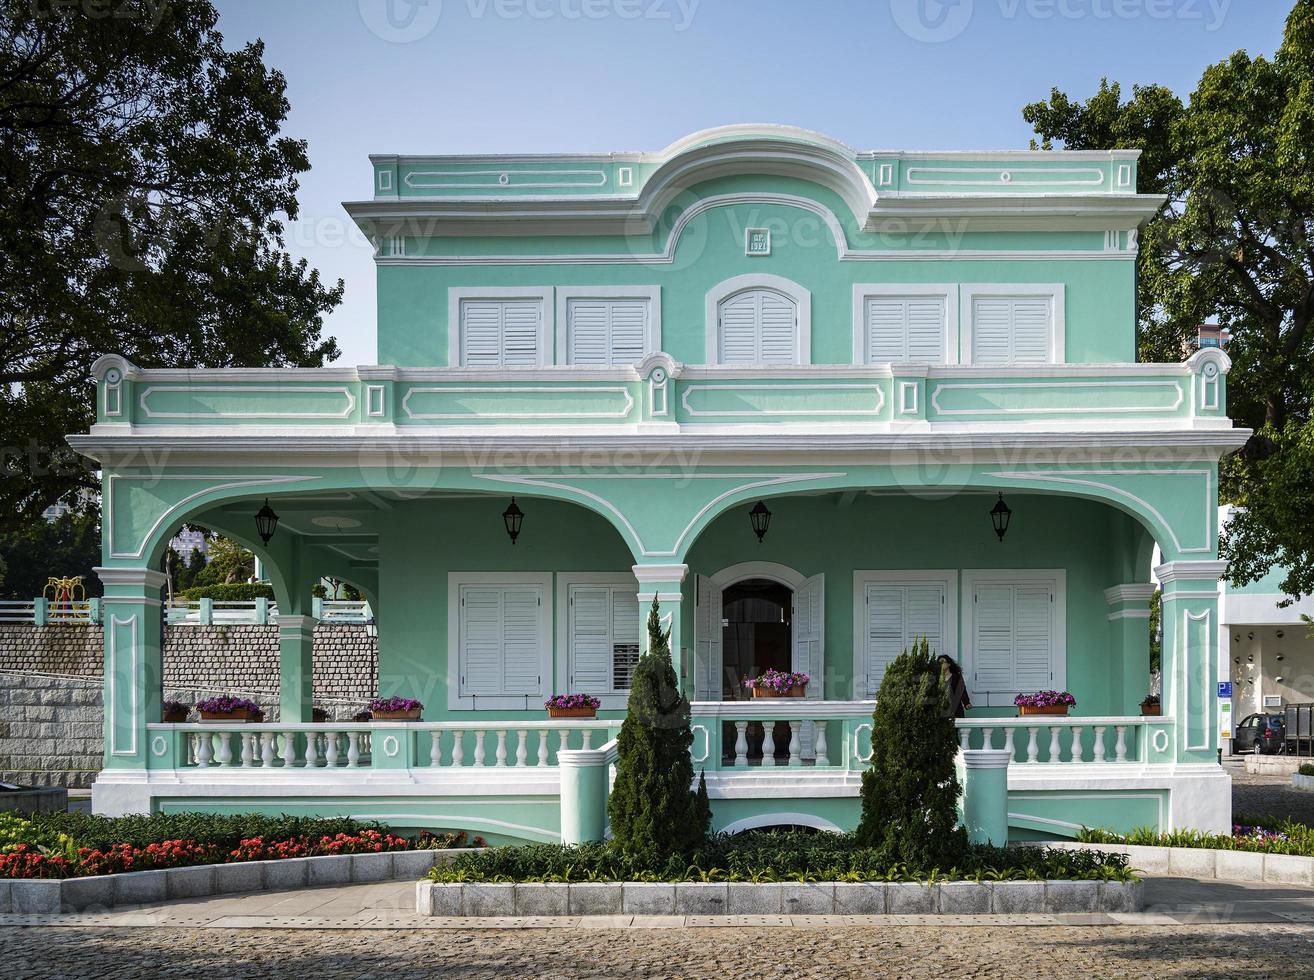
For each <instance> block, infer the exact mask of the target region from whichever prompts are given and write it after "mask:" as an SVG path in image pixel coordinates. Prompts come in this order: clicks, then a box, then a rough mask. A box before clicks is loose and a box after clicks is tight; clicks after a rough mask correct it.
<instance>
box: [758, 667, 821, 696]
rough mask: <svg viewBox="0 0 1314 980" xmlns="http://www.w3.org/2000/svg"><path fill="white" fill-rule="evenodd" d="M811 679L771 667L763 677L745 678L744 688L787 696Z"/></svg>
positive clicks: (804, 675)
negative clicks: (755, 688)
mask: <svg viewBox="0 0 1314 980" xmlns="http://www.w3.org/2000/svg"><path fill="white" fill-rule="evenodd" d="M811 679H812V678H810V677H809V676H808V675H807V674H798V673H791V672H789V671H786V670H776V669H775V668H774V667H769V668H767V672H766V673H765V674H763V675H762V676H761V677H756V678H747V677H746V678H744V687H745V688H746V689H752V688H754V687H758V688H762V689H764V690H767V691H775V692H776V693H777V694H786V693H788V692H789V691H792V690H793V689H794V688H796V687H802V686H803V685H804V684H806V683H807V682H808V681H810V680H811Z"/></svg>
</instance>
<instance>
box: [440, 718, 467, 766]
mask: <svg viewBox="0 0 1314 980" xmlns="http://www.w3.org/2000/svg"><path fill="white" fill-rule="evenodd" d="M435 734H437V733H435ZM463 765H465V730H464V729H462V728H458V729H457V730H456V731H454V732H452V768H453V769H459V768H461V766H463Z"/></svg>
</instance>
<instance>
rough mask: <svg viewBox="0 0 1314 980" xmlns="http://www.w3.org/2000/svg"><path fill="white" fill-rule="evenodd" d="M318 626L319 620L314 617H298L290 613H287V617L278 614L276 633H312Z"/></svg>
mask: <svg viewBox="0 0 1314 980" xmlns="http://www.w3.org/2000/svg"><path fill="white" fill-rule="evenodd" d="M318 624H319V620H318V619H316V618H315V617H314V616H298V615H294V614H292V613H288V614H287V615H284V614H282V613H279V615H278V631H279V632H280V633H282V632H283V631H284V630H287V631H288V632H289V633H291V632H303V633H313V632H314V630H315V627H316V626H317V625H318Z"/></svg>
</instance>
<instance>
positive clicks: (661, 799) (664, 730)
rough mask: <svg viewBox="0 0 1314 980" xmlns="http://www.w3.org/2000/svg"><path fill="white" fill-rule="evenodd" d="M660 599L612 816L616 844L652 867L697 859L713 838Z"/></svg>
mask: <svg viewBox="0 0 1314 980" xmlns="http://www.w3.org/2000/svg"><path fill="white" fill-rule="evenodd" d="M658 609H659V607H658V604H657V600H656V599H655V598H654V599H653V601H652V609H651V610H650V611H649V613H648V650H647V652H646V653H644V655H643V656H642V657H640V658H639V663H638V664H637V666H636V667H635V669H634V678H633V681H632V682H631V686H630V699H629V704H628V707H627V711H626V714H625V721H624V722H623V723H622V725H621V731H620V737H619V740H618V742H617V746H616V749H617V760H616V783H615V785H614V786H613V787H612V791H611V799H610V800H609V802H608V804H607V812H608V814H609V815H610V817H611V833H612V842H613V844H614V845H615V846H616V847H617V848H618V849H619V850H620V851H622V852H624V853H625V854H627V855H629V856H631V857H633V858H635V859H637V860H640V861H646V862H649V863H657V862H662V861H665V860H667V859H669V858H670V857H672V856H677V855H688V854H692V853H693V852H694V851H695V850H697V848H698V847H699V846H700V845H701V844H702V843H703V841H704V840H705V839H706V837H707V831H708V827H709V825H710V820H711V811H710V808H709V806H708V804H707V795H706V788H705V787H704V786H702V785H700V787H699V790H698V792H697V793H695V792H694V791H693V790H692V788H691V787H692V786H693V761H692V759H691V758H690V755H689V749H690V747H691V746H692V745H693V730H692V728H691V727H690V726H691V724H692V718H691V713H690V709H689V699H688V698H686V697H685V696H684V695H683V694H682V693H680V688H679V684H678V683H677V680H676V676H675V668H674V667H673V666H672V665H671V634H670V630H663V629H662V625H661V620H660V618H659V617H658Z"/></svg>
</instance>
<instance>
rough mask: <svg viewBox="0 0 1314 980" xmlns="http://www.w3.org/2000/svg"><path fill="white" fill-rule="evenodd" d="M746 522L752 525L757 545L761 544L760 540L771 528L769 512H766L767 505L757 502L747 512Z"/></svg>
mask: <svg viewBox="0 0 1314 980" xmlns="http://www.w3.org/2000/svg"><path fill="white" fill-rule="evenodd" d="M748 520H749V522H750V523H751V524H752V525H753V533H754V534H756V535H757V543H758V544H761V543H762V539H763V538H765V537H766V533H767V528H769V527H771V511H769V510H767V505H766V504H764V503H762V501H760V500H759V501H758V502H757V503H756V504H754V505H753V509H752V510H750V511H749V512H748Z"/></svg>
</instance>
